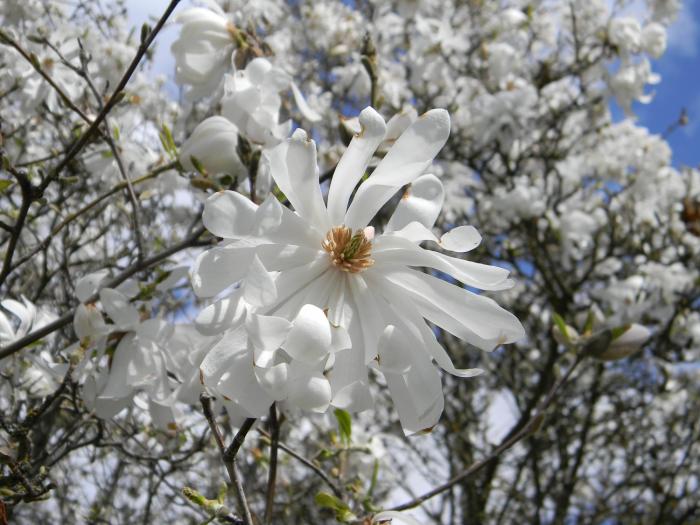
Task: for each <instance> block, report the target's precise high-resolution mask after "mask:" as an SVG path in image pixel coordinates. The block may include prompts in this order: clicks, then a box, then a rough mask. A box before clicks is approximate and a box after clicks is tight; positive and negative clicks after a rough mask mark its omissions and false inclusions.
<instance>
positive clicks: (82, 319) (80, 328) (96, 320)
mask: <svg viewBox="0 0 700 525" xmlns="http://www.w3.org/2000/svg"><path fill="white" fill-rule="evenodd" d="M73 329H74V330H75V335H77V336H78V339H80V340H81V341H82V340H83V339H85V338H86V337H96V336H100V335H104V334H105V333H107V325H106V324H105V321H104V319H103V318H102V314H101V313H100V312H99V310H98V309H97V308H95V307H94V306H93V305H84V304H79V305H78V307H77V308H76V309H75V315H74V316H73Z"/></svg>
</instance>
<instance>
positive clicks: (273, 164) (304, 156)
mask: <svg viewBox="0 0 700 525" xmlns="http://www.w3.org/2000/svg"><path fill="white" fill-rule="evenodd" d="M263 158H264V159H265V162H268V163H269V168H270V174H271V175H272V177H273V178H274V179H275V182H276V183H277V186H278V187H279V189H280V190H281V191H282V193H284V194H285V196H286V197H287V199H288V200H289V202H290V203H291V204H292V206H294V209H295V210H296V212H297V213H298V214H299V215H300V216H301V217H302V218H304V219H306V220H307V221H308V222H309V223H311V224H314V225H318V226H319V227H320V229H322V230H323V231H327V230H328V229H329V228H330V226H329V224H328V214H327V212H326V207H325V204H324V203H323V197H322V196H321V187H320V185H319V183H318V167H317V165H316V143H315V142H314V141H313V140H310V139H308V138H307V136H306V133H305V132H304V130H302V129H297V130H296V131H295V132H294V134H293V135H292V137H291V138H290V139H287V140H286V141H284V142H282V143H281V144H279V145H278V146H276V147H275V148H273V149H271V150H268V151H265V152H264V153H263Z"/></svg>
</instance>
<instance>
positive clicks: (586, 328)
mask: <svg viewBox="0 0 700 525" xmlns="http://www.w3.org/2000/svg"><path fill="white" fill-rule="evenodd" d="M594 320H595V317H594V315H593V310H588V316H587V317H586V323H585V324H584V325H583V334H584V335H589V334H591V333H592V332H593V321H594Z"/></svg>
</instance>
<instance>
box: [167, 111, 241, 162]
mask: <svg viewBox="0 0 700 525" xmlns="http://www.w3.org/2000/svg"><path fill="white" fill-rule="evenodd" d="M237 146H238V128H237V127H236V126H235V124H233V123H232V122H230V121H228V120H226V119H225V118H224V117H209V118H208V119H206V120H204V121H202V122H200V123H199V125H198V126H197V127H196V128H195V129H194V131H193V132H192V135H190V137H189V138H188V139H187V140H186V141H185V143H184V144H183V145H182V148H180V163H181V164H182V166H183V167H184V168H185V169H187V170H192V171H194V170H196V169H197V168H198V167H199V169H202V168H203V169H204V170H206V172H207V173H209V174H222V173H228V174H229V175H234V176H244V175H245V174H246V169H245V166H243V163H242V162H241V159H240V158H239V157H238V154H237V153H236V148H237Z"/></svg>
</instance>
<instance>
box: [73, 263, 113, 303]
mask: <svg viewBox="0 0 700 525" xmlns="http://www.w3.org/2000/svg"><path fill="white" fill-rule="evenodd" d="M108 275H109V270H100V271H98V272H94V273H89V274H87V275H84V276H83V277H81V278H80V279H78V281H77V282H76V283H75V296H76V297H77V298H78V300H79V301H80V302H81V303H84V302H85V301H87V300H88V299H89V298H90V297H91V296H92V295H94V294H96V293H97V291H98V290H99V288H100V284H101V283H102V281H104V280H105V279H106V278H107V276H108Z"/></svg>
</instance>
